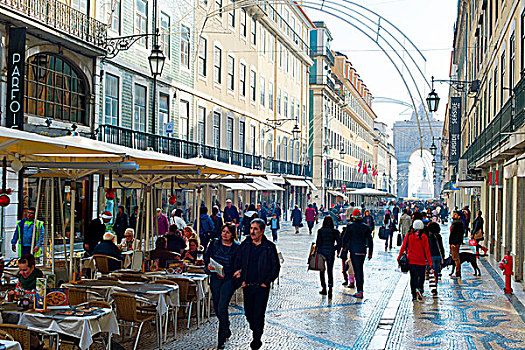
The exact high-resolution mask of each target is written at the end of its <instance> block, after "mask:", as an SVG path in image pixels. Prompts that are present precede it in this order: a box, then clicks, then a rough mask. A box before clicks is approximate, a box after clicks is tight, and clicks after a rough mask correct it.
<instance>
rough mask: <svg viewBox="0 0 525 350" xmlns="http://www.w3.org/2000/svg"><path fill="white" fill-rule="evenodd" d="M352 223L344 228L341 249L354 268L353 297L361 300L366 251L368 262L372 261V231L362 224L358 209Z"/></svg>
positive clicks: (354, 213)
mask: <svg viewBox="0 0 525 350" xmlns="http://www.w3.org/2000/svg"><path fill="white" fill-rule="evenodd" d="M352 221H353V222H352V223H350V224H348V225H347V226H346V229H345V232H344V235H343V248H345V249H346V250H348V252H349V253H350V260H351V261H352V267H353V268H354V273H355V282H356V285H357V293H355V294H354V295H353V296H354V297H356V298H359V299H363V285H364V280H365V276H364V271H363V266H364V264H365V258H366V255H367V250H368V260H370V259H372V252H373V250H374V241H373V239H372V230H370V227H368V226H367V225H365V224H364V223H363V219H362V217H361V212H360V211H359V209H354V212H353V213H352Z"/></svg>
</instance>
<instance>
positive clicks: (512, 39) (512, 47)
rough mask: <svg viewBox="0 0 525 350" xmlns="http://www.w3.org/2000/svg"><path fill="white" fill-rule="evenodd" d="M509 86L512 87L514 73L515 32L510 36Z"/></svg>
mask: <svg viewBox="0 0 525 350" xmlns="http://www.w3.org/2000/svg"><path fill="white" fill-rule="evenodd" d="M509 46H510V62H509V88H510V89H514V75H515V74H516V34H515V33H512V35H511V36H510V45H509Z"/></svg>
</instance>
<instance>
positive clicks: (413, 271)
mask: <svg viewBox="0 0 525 350" xmlns="http://www.w3.org/2000/svg"><path fill="white" fill-rule="evenodd" d="M424 229H425V225H424V224H423V221H421V220H415V221H414V222H413V224H412V230H410V231H409V233H408V234H407V235H406V236H405V239H404V240H403V244H402V245H401V249H400V250H399V256H398V257H397V260H398V262H400V263H401V261H402V260H404V259H407V261H408V271H409V272H410V290H411V292H412V301H418V300H423V283H424V282H425V270H426V267H427V265H429V266H430V268H431V271H430V273H434V272H433V270H432V257H431V256H430V248H429V245H428V237H427V235H426V234H424V233H423V230H424ZM405 254H406V257H404V256H403V255H405ZM402 257H403V259H402Z"/></svg>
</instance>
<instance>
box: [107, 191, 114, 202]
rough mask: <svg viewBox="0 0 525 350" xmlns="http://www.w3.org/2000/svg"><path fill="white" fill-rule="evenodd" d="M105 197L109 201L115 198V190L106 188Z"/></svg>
mask: <svg viewBox="0 0 525 350" xmlns="http://www.w3.org/2000/svg"><path fill="white" fill-rule="evenodd" d="M106 199H107V200H109V201H112V200H114V199H115V192H114V191H113V190H112V189H106Z"/></svg>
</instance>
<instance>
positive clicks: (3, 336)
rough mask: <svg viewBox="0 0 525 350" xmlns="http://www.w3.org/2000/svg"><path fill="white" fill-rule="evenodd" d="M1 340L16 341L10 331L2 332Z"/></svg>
mask: <svg viewBox="0 0 525 350" xmlns="http://www.w3.org/2000/svg"><path fill="white" fill-rule="evenodd" d="M0 340H10V341H15V340H14V339H13V337H12V336H11V335H10V334H9V333H4V332H0Z"/></svg>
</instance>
